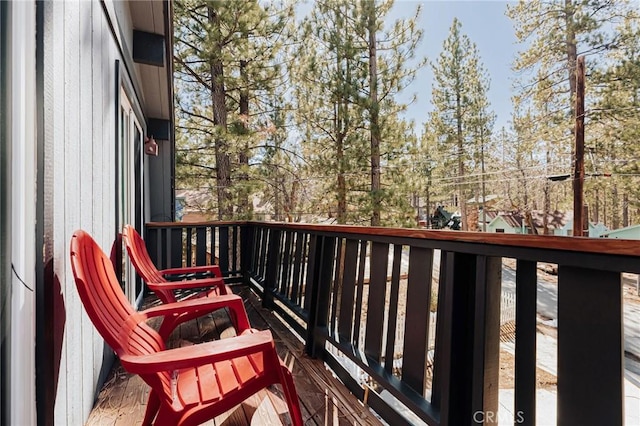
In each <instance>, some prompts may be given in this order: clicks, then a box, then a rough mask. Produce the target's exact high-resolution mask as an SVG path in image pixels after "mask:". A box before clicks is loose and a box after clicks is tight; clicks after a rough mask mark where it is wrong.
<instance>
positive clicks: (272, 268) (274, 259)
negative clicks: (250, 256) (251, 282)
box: [262, 229, 282, 309]
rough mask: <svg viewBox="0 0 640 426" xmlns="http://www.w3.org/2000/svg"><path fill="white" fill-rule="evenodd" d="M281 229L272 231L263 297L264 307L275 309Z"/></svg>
mask: <svg viewBox="0 0 640 426" xmlns="http://www.w3.org/2000/svg"><path fill="white" fill-rule="evenodd" d="M281 234H282V232H281V231H280V230H279V229H270V232H269V251H268V252H267V256H266V257H267V273H266V277H265V280H264V294H263V295H262V306H264V307H265V308H267V309H273V293H274V291H275V290H276V288H277V285H278V283H277V279H278V272H279V269H280V267H279V264H280V262H279V258H280V236H281Z"/></svg>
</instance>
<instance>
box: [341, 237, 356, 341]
mask: <svg viewBox="0 0 640 426" xmlns="http://www.w3.org/2000/svg"><path fill="white" fill-rule="evenodd" d="M357 262H358V242H357V241H356V240H352V239H347V242H346V244H345V255H344V273H343V276H342V297H341V298H340V316H339V320H338V336H339V338H340V341H344V342H348V343H353V340H352V335H353V331H352V330H353V328H354V321H353V308H354V305H355V302H354V297H355V293H356V267H357Z"/></svg>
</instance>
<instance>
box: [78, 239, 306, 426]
mask: <svg viewBox="0 0 640 426" xmlns="http://www.w3.org/2000/svg"><path fill="white" fill-rule="evenodd" d="M71 266H72V268H73V275H74V277H75V281H76V286H77V288H78V293H79V294H80V299H81V300H82V304H83V305H84V307H85V310H86V311H87V314H88V315H89V318H91V321H92V322H93V324H94V326H95V327H96V328H97V329H98V331H99V332H100V334H101V335H102V337H103V338H104V339H105V340H106V341H107V343H108V344H109V346H111V348H112V349H113V350H114V351H115V352H116V353H117V354H118V357H119V358H120V362H121V364H122V366H123V367H124V368H125V369H126V370H127V371H129V372H130V373H134V374H138V375H139V376H140V377H141V378H142V379H143V380H144V381H145V382H146V383H147V384H148V385H149V386H150V387H151V391H150V393H149V400H148V403H147V409H146V412H145V417H144V420H143V424H144V425H151V424H156V425H192V424H193V425H195V424H200V423H202V422H205V421H207V420H210V419H212V418H214V417H216V416H218V415H220V414H222V413H224V412H225V411H227V410H229V409H231V408H232V407H234V406H235V405H237V404H239V403H241V402H242V401H244V400H245V399H246V398H248V397H249V396H251V395H253V394H254V393H256V392H258V391H260V390H262V389H264V388H266V387H267V386H270V385H272V384H278V383H279V384H280V385H281V386H282V388H283V390H284V395H285V398H286V401H287V406H288V408H289V413H290V415H291V419H292V421H293V423H294V424H295V425H302V416H301V413H300V406H299V403H298V398H297V394H296V390H295V386H294V384H293V378H292V376H291V373H290V372H289V370H288V369H287V368H286V367H285V366H284V364H283V363H282V361H281V360H280V358H279V357H278V355H277V354H276V350H275V346H274V342H273V338H272V336H271V332H270V331H256V330H252V329H250V328H249V321H248V319H247V316H246V312H245V311H244V306H243V305H242V300H241V299H240V298H239V297H238V296H234V295H229V296H221V297H220V299H226V300H225V303H227V304H228V305H227V306H229V307H230V308H231V309H232V310H233V311H234V314H235V316H236V319H237V321H238V327H239V329H238V331H239V334H240V336H238V337H231V338H228V339H223V340H218V341H215V342H209V343H201V344H197V345H193V346H188V347H182V348H177V349H168V350H167V349H166V348H165V343H164V339H163V337H166V336H162V335H161V334H160V333H159V332H156V331H155V330H154V329H153V328H151V327H150V326H148V325H147V324H146V321H147V319H149V318H151V317H154V316H165V315H168V316H169V318H171V316H172V315H174V314H175V313H182V312H185V311H192V312H198V313H200V314H204V313H206V312H209V311H211V310H212V309H213V308H214V307H215V306H216V305H218V304H219V303H221V302H220V299H209V298H207V299H193V300H187V301H183V302H177V303H170V304H164V305H161V306H158V307H154V308H151V309H148V310H145V311H142V312H136V311H134V310H133V308H132V307H131V305H130V304H129V302H128V300H127V299H126V297H125V295H124V293H123V292H122V289H121V288H120V285H119V283H118V280H117V278H116V275H115V272H114V270H113V266H112V264H111V261H110V260H109V258H108V257H107V256H106V255H105V254H104V252H103V251H102V250H101V249H100V247H99V246H98V245H97V244H96V242H95V241H94V240H93V239H92V238H91V236H90V235H89V234H87V233H86V232H84V231H81V230H78V231H76V232H75V233H74V234H73V237H72V239H71Z"/></svg>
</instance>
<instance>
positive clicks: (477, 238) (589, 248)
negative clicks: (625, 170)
mask: <svg viewBox="0 0 640 426" xmlns="http://www.w3.org/2000/svg"><path fill="white" fill-rule="evenodd" d="M220 225H254V226H263V227H268V228H280V229H292V230H299V231H305V232H322V233H330V234H342V235H344V234H349V235H353V236H363V237H370V236H378V237H396V238H410V239H416V240H432V241H446V242H457V243H472V244H483V245H487V244H492V245H498V246H505V247H518V248H531V249H540V250H563V251H571V252H574V253H576V252H577V253H596V254H605V253H606V254H608V255H622V256H640V241H637V240H623V239H609V238H587V237H561V236H552V235H530V234H526V235H522V234H494V233H486V232H464V231H445V230H425V229H411V228H383V227H372V226H356V225H314V224H300V223H287V222H257V221H211V222H193V223H184V222H149V223H147V224H146V226H147V227H149V228H184V227H198V226H220Z"/></svg>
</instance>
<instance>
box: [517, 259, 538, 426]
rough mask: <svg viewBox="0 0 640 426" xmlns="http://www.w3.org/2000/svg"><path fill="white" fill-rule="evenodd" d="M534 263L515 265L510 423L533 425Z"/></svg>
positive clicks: (535, 284) (535, 280) (534, 362)
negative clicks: (514, 341)
mask: <svg viewBox="0 0 640 426" xmlns="http://www.w3.org/2000/svg"><path fill="white" fill-rule="evenodd" d="M536 287H537V270H536V262H531V261H525V260H520V259H518V260H517V263H516V355H515V398H514V399H515V405H514V417H515V418H514V420H518V421H519V424H521V425H525V426H533V425H535V424H536V325H537V324H536V323H537V313H536V311H537V309H536V308H537V306H536V305H537V303H536V301H537V288H536Z"/></svg>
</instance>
